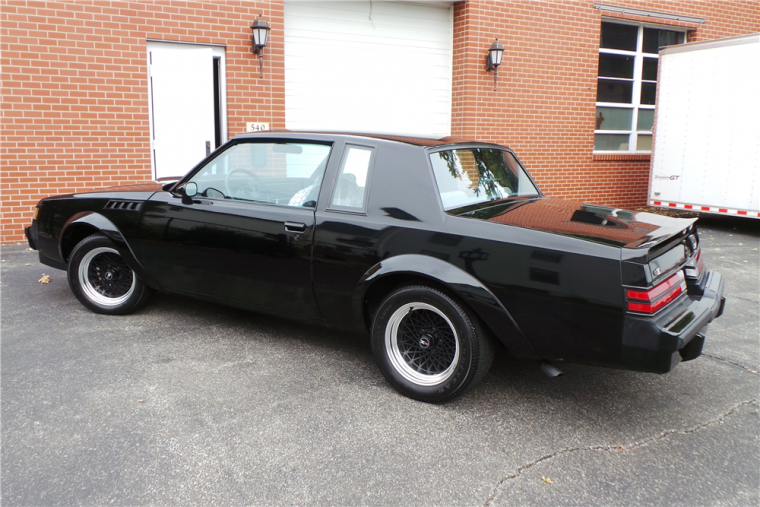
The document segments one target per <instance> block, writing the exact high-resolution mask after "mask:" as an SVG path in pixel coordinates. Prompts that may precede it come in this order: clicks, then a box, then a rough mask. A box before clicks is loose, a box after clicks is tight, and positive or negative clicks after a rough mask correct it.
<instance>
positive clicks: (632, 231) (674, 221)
mask: <svg viewBox="0 0 760 507" xmlns="http://www.w3.org/2000/svg"><path fill="white" fill-rule="evenodd" d="M452 211H453V213H452V212H450V213H452V214H455V215H456V216H459V217H463V218H473V219H478V220H485V221H488V222H493V223H499V224H505V225H512V226H516V227H524V228H526V229H534V230H539V231H545V232H550V233H556V234H562V235H566V236H572V237H576V238H579V239H584V240H588V241H593V242H595V243H603V244H606V245H611V246H617V247H626V248H650V247H652V246H654V245H655V244H658V243H660V242H662V241H665V240H667V239H669V238H671V237H673V236H675V235H677V234H679V233H681V231H683V230H684V229H686V228H688V227H689V226H690V225H691V224H692V223H694V222H695V221H696V219H680V218H671V217H666V216H662V215H655V214H653V213H644V212H636V211H626V210H622V209H616V208H610V207H606V206H596V205H591V204H583V203H581V202H578V201H571V200H566V199H556V198H551V197H537V198H528V199H519V198H517V199H509V200H505V201H500V202H499V203H497V204H494V203H493V202H489V203H482V204H479V205H475V206H469V207H467V208H460V209H457V210H452Z"/></svg>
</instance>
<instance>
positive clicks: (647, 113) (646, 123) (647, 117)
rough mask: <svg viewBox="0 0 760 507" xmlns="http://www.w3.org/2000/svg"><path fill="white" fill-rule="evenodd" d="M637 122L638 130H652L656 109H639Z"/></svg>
mask: <svg viewBox="0 0 760 507" xmlns="http://www.w3.org/2000/svg"><path fill="white" fill-rule="evenodd" d="M636 123H637V125H636V130H652V125H654V109H639V121H637V122H636Z"/></svg>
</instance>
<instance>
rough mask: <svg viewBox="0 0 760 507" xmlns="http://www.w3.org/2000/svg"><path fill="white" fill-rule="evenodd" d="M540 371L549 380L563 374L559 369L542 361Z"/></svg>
mask: <svg viewBox="0 0 760 507" xmlns="http://www.w3.org/2000/svg"><path fill="white" fill-rule="evenodd" d="M541 371H542V372H544V373H545V374H546V376H547V377H550V378H554V377H561V376H562V375H564V373H562V372H561V371H560V369H559V368H557V367H556V366H554V365H553V364H552V363H550V362H549V361H543V362H542V363H541Z"/></svg>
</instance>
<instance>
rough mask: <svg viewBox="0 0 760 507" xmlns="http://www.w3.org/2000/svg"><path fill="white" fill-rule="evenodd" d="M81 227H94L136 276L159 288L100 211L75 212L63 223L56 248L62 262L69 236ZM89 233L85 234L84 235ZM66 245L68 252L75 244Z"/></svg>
mask: <svg viewBox="0 0 760 507" xmlns="http://www.w3.org/2000/svg"><path fill="white" fill-rule="evenodd" d="M83 227H85V228H87V229H89V230H90V231H92V230H93V229H95V230H96V231H97V232H100V233H101V234H103V235H104V236H106V237H107V238H108V239H110V240H111V242H112V243H113V244H114V247H115V248H116V250H117V251H118V252H119V254H120V255H121V257H122V259H124V262H126V263H127V265H128V266H129V267H130V268H132V270H133V271H134V272H135V273H137V276H139V277H140V278H141V279H142V280H144V281H145V282H146V283H147V284H148V285H149V286H151V287H152V288H155V289H160V286H159V285H158V283H157V282H156V281H155V279H154V278H153V277H152V276H151V275H150V273H148V272H147V271H146V270H145V268H143V266H142V264H140V262H139V261H138V260H137V257H136V256H135V253H134V252H133V251H132V247H131V246H130V245H129V243H128V242H127V240H126V239H125V238H124V235H123V234H122V233H121V231H120V230H119V228H118V227H116V225H115V224H114V223H113V222H111V221H110V220H109V219H107V218H106V217H104V216H103V215H101V214H100V213H96V212H93V211H87V212H83V213H77V214H76V215H74V216H72V217H71V218H69V219H68V220H67V221H66V223H65V224H64V225H63V228H62V229H61V235H60V237H59V241H58V249H59V255H60V257H61V259H62V260H63V261H64V262H66V260H67V252H66V250H67V248H66V246H67V242H68V241H69V238H71V237H72V235H74V236H75V237H76V236H77V234H76V233H75V231H77V230H81V228H83ZM91 234H95V232H91ZM89 235H90V234H86V236H89ZM81 239H84V238H79V240H81ZM68 246H69V248H68V251H69V252H70V250H71V249H73V248H74V246H76V244H73V245H68ZM63 269H65V268H63Z"/></svg>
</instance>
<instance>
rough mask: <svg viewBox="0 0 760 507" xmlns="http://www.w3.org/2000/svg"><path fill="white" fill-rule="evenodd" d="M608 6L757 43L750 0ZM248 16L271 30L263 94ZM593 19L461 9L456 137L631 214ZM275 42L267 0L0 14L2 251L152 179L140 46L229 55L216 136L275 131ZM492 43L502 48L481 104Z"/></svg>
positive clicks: (32, 6)
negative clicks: (599, 94) (89, 195)
mask: <svg viewBox="0 0 760 507" xmlns="http://www.w3.org/2000/svg"><path fill="white" fill-rule="evenodd" d="M604 3H610V4H615V5H620V6H629V7H637V8H641V9H648V10H654V11H659V12H667V13H673V14H683V15H690V16H699V17H703V18H706V19H707V23H705V24H703V25H693V26H692V24H683V23H681V24H680V25H679V26H686V27H687V28H690V29H695V31H694V32H692V35H691V40H705V39H714V38H720V37H727V36H732V35H740V34H746V33H752V32H758V31H760V8H758V2H757V0H752V1H745V2H728V1H718V0H715V1H704V2H691V1H664V0H663V1H633V0H609V2H604ZM259 13H263V14H264V17H265V19H266V20H267V22H268V23H269V24H270V26H272V28H273V30H272V32H271V35H270V43H269V45H268V47H267V49H266V64H265V73H264V78H263V79H261V78H259V74H258V65H257V61H256V57H255V55H253V54H252V53H251V51H250V36H251V35H250V34H251V31H250V28H249V26H250V24H251V22H252V21H253V20H254V19H255V17H256V16H257V15H258V14H259ZM601 16H602V13H601V11H599V10H597V9H595V8H594V7H593V2H592V1H590V0H589V1H585V0H584V1H572V2H571V1H568V2H538V1H534V2H528V1H519V2H518V1H514V2H492V1H491V2H481V1H475V0H473V1H466V2H459V3H457V4H456V5H455V17H454V62H453V64H454V66H453V69H454V76H453V78H454V79H453V101H452V134H454V135H462V136H466V137H474V138H478V139H482V140H489V141H495V142H499V143H504V144H507V145H510V146H512V147H513V148H515V150H516V151H517V153H518V155H519V156H520V157H521V159H522V160H523V162H524V163H525V164H526V165H527V166H528V167H529V169H530V170H531V172H532V174H533V175H534V176H535V177H536V178H537V180H538V183H539V184H540V185H541V187H542V189H543V190H544V191H545V192H546V193H548V194H551V195H556V196H565V197H572V198H575V199H579V200H584V201H588V202H593V203H599V204H614V205H617V206H629V207H631V206H637V205H642V204H644V203H645V198H646V189H647V182H648V173H649V158H648V157H647V156H644V157H642V156H640V155H637V156H622V157H621V156H597V157H596V159H595V157H594V156H593V155H592V148H593V128H594V110H595V109H594V108H595V101H596V72H597V58H598V47H599V46H598V45H599V30H600V22H601ZM624 17H626V19H632V20H638V21H642V20H646V21H650V22H651V21H652V20H651V19H649V20H647V19H640V18H637V17H631V16H624ZM669 23H674V24H679V22H669ZM282 27H283V8H282V2H279V1H278V2H269V1H253V2H249V1H237V2H235V1H225V2H221V1H219V2H205V3H202V2H185V1H164V2H160V3H139V2H119V1H107V2H106V1H89V2H87V1H84V0H81V1H76V2H37V1H24V2H22V1H12V0H11V1H4V2H0V50H1V51H2V55H1V62H0V63H2V104H1V106H2V108H1V111H2V133H1V135H0V157H1V158H2V168H1V173H0V195H1V196H2V199H1V200H0V213H2V219H1V220H0V231H1V232H0V242H2V243H10V242H17V241H22V240H23V227H25V226H26V225H28V224H29V223H30V220H31V216H32V212H33V208H34V205H35V204H36V202H37V201H38V200H39V199H40V198H42V197H45V196H47V195H52V194H58V193H67V192H77V191H83V190H86V189H90V188H95V187H102V186H110V185H117V184H122V183H136V182H140V181H145V180H149V179H150V178H151V177H152V175H151V165H150V154H149V147H150V141H149V131H150V129H149V114H148V106H149V104H148V84H147V51H146V40H147V39H156V40H171V41H182V42H196V43H209V44H223V45H226V64H227V65H226V71H227V76H226V77H227V114H228V125H227V127H228V135H230V136H233V135H236V134H238V133H241V132H243V131H244V130H245V122H246V121H264V122H269V123H270V125H271V127H273V128H281V127H284V125H285V118H284V116H285V112H284V111H285V97H284V56H283V55H284V48H283V39H282V33H283V32H282ZM495 37H499V39H500V40H501V42H502V43H503V44H504V46H505V47H506V48H507V49H506V51H505V53H504V60H503V64H502V66H501V67H500V72H499V84H498V89H497V90H496V91H493V75H492V74H490V73H487V72H486V71H485V70H484V58H485V53H486V50H487V49H488V47H489V46H490V44H491V42H493V40H494V38H495Z"/></svg>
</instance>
